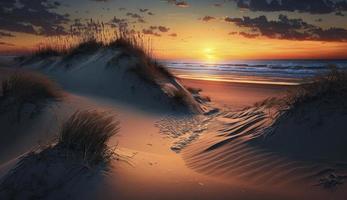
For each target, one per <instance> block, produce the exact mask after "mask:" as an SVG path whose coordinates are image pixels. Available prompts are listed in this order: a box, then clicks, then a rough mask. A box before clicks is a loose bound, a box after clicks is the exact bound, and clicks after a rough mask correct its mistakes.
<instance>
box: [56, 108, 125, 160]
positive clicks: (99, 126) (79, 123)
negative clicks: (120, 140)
mask: <svg viewBox="0 0 347 200" xmlns="http://www.w3.org/2000/svg"><path fill="white" fill-rule="evenodd" d="M118 130H119V122H118V121H115V120H114V117H113V116H110V115H108V114H106V113H102V112H97V111H77V112H75V113H74V114H73V115H72V116H71V117H70V118H69V119H68V120H67V121H66V122H65V123H64V124H63V126H62V128H61V131H60V133H59V136H58V144H57V146H58V147H60V148H62V149H65V150H68V151H69V152H72V153H73V154H75V155H76V156H78V157H79V158H81V159H82V160H84V161H85V162H86V163H88V164H89V165H95V164H98V163H100V162H102V161H105V160H107V159H108V158H109V156H110V151H109V149H108V147H107V142H108V140H109V139H110V138H111V137H112V136H114V135H115V134H116V133H117V132H118Z"/></svg>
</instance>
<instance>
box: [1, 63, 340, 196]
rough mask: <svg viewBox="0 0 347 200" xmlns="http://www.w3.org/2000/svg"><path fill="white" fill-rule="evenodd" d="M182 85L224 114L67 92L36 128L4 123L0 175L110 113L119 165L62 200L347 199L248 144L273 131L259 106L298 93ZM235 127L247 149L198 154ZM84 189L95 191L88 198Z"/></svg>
mask: <svg viewBox="0 0 347 200" xmlns="http://www.w3.org/2000/svg"><path fill="white" fill-rule="evenodd" d="M18 71H22V69H8V68H1V79H2V80H4V79H5V78H6V77H7V76H10V75H11V74H13V73H15V72H18ZM58 80H59V79H58ZM61 80H64V79H61ZM180 82H181V83H182V84H183V85H184V86H185V87H186V88H189V87H191V88H200V89H201V90H202V92H201V95H202V96H209V97H210V99H211V105H210V106H213V107H216V108H218V109H220V112H219V113H217V114H213V113H212V114H209V115H205V116H204V115H198V116H194V115H188V116H181V117H180V116H175V115H171V114H169V115H168V114H160V113H151V112H148V110H142V111H140V110H138V109H136V108H134V107H132V106H129V105H126V104H123V103H119V101H114V100H113V99H112V98H110V97H109V96H103V95H100V94H98V95H92V94H91V93H84V90H83V89H82V90H80V89H79V88H67V87H66V86H65V89H66V90H67V91H69V92H66V93H65V97H64V101H63V102H61V103H58V104H56V105H54V106H52V107H50V108H48V109H45V110H44V112H43V113H42V114H40V116H39V117H38V118H35V119H34V121H32V120H29V121H23V122H20V126H15V127H11V126H9V125H6V123H7V122H6V120H5V121H3V122H4V124H2V125H1V127H2V128H3V130H6V132H7V133H9V135H18V136H16V137H7V136H5V135H3V136H2V137H3V139H4V137H5V138H6V143H7V144H13V145H5V146H3V147H2V152H3V154H2V155H1V159H0V160H1V167H0V168H1V174H2V175H4V174H6V173H7V172H9V170H10V169H11V168H12V167H14V166H15V165H16V163H17V160H18V159H20V158H21V155H24V154H25V153H26V152H28V151H29V152H30V150H31V149H32V148H34V147H35V146H37V145H38V144H39V143H40V144H44V143H47V142H48V143H49V142H50V141H51V140H52V139H54V137H55V136H54V135H55V132H56V131H55V130H59V126H60V124H61V123H62V122H63V121H64V119H66V118H67V117H68V116H69V115H70V114H71V113H73V111H74V110H83V109H88V110H105V111H107V112H108V113H111V114H114V115H116V116H117V118H118V119H119V120H120V124H121V129H120V133H119V134H118V135H117V136H116V137H113V138H111V140H110V141H109V142H108V145H109V146H111V147H117V150H116V152H117V155H119V158H118V159H116V160H113V161H112V162H111V166H110V169H109V170H107V172H105V173H100V174H99V173H97V178H96V179H95V178H93V179H92V180H88V181H87V184H81V185H78V183H79V182H80V181H82V180H83V179H79V178H77V179H76V180H75V181H76V183H77V185H76V184H74V187H76V189H74V190H73V192H72V193H71V192H67V191H68V189H67V188H66V189H64V188H63V189H59V190H57V191H60V192H61V197H62V198H63V197H64V194H65V193H67V194H69V195H72V196H73V197H75V198H80V197H83V198H85V199H96V198H97V199H113V198H119V199H139V198H144V199H178V198H179V199H231V198H232V199H307V198H315V199H327V198H331V197H334V198H335V199H343V196H344V188H345V186H342V187H339V189H338V190H337V191H336V192H334V193H331V192H330V191H329V190H324V189H320V187H318V186H313V185H314V184H313V182H312V180H314V179H315V178H313V179H307V180H306V178H304V177H307V176H309V174H312V173H311V172H312V171H308V170H313V171H317V173H318V172H319V170H321V168H320V167H314V166H313V167H312V165H309V166H307V165H306V164H303V163H301V162H297V161H295V160H291V159H287V158H285V157H281V156H280V155H275V154H273V153H271V152H270V153H269V152H264V150H262V148H259V147H257V146H249V144H247V143H248V142H247V141H248V140H249V138H248V137H249V135H252V134H253V131H256V130H258V128H259V127H261V126H266V124H268V123H271V121H269V120H267V118H265V117H264V116H265V115H266V113H267V111H266V110H264V109H263V108H261V107H260V108H258V110H257V109H254V105H255V104H256V103H257V102H261V101H263V100H265V99H268V98H272V97H277V98H281V97H283V96H284V95H285V94H286V91H287V90H288V89H291V87H296V86H288V85H282V86H281V85H277V84H275V85H271V84H254V83H232V82H219V81H206V80H189V79H180ZM68 86H69V87H71V86H70V84H69V85H68ZM78 91H80V92H78ZM52 122H54V123H52ZM235 123H236V124H239V125H241V128H242V129H243V130H241V129H240V131H242V132H240V131H237V130H235V134H236V132H239V134H240V141H242V140H243V141H244V142H242V143H243V144H242V143H240V141H239V140H235V141H233V142H231V143H228V145H227V146H225V145H223V146H220V147H219V146H216V150H213V151H211V153H212V154H211V153H208V152H207V154H201V156H199V154H196V153H198V152H199V151H202V150H204V149H206V148H211V147H210V145H211V142H212V144H213V143H216V142H218V141H220V139H222V138H221V137H219V138H217V139H216V138H215V136H216V134H217V135H218V134H221V133H219V132H220V131H222V130H223V129H225V130H226V129H232V127H233V126H234V124H235ZM5 127H7V128H5ZM183 130H184V131H183ZM259 130H260V129H259ZM182 131H183V132H182ZM21 132H25V135H22V134H23V133H21ZM241 133H242V134H241ZM175 134H177V135H175ZM223 134H224V133H223ZM243 134H245V135H244V136H242V135H243ZM247 138H248V139H247ZM3 139H2V141H5V140H3ZM223 140H224V139H222V141H223ZM38 141H40V142H39V143H38ZM178 147H179V148H178ZM213 148H215V147H213ZM224 158H225V159H224ZM233 162H235V164H233ZM228 171H229V172H230V173H225V172H228ZM234 171H235V172H234ZM231 172H233V173H231ZM308 172H310V173H308ZM50 173H53V174H54V172H50ZM314 173H316V172H314ZM275 177H276V178H275ZM272 178H274V179H272ZM270 180H271V181H270ZM289 180H293V182H291V181H289ZM87 187H88V188H92V189H88V191H85V189H86V188H87ZM58 196H59V195H58ZM65 197H66V196H65Z"/></svg>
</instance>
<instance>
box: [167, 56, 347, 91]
mask: <svg viewBox="0 0 347 200" xmlns="http://www.w3.org/2000/svg"><path fill="white" fill-rule="evenodd" d="M164 63H165V65H166V66H167V67H168V68H169V70H170V71H172V72H173V73H174V74H175V75H176V76H178V77H180V78H186V79H197V80H210V81H226V82H247V83H263V84H280V85H297V84H301V83H303V82H305V81H307V80H309V78H312V77H314V76H317V75H320V74H324V73H327V72H329V70H331V69H330V68H331V67H332V66H334V67H336V68H337V69H340V70H347V60H247V61H245V60H238V61H230V62H223V63H216V64H211V63H203V62H182V61H165V62H164Z"/></svg>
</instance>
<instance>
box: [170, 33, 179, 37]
mask: <svg viewBox="0 0 347 200" xmlns="http://www.w3.org/2000/svg"><path fill="white" fill-rule="evenodd" d="M169 36H170V37H177V36H178V35H177V33H171V34H169Z"/></svg>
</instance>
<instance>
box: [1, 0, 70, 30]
mask: <svg viewBox="0 0 347 200" xmlns="http://www.w3.org/2000/svg"><path fill="white" fill-rule="evenodd" d="M59 6H60V3H59V2H51V1H48V0H2V1H0V29H1V30H6V31H11V32H12V31H13V32H22V33H29V34H37V35H45V36H51V35H61V34H66V31H65V29H64V24H67V23H68V22H69V15H67V14H65V15H63V14H59V13H56V12H54V11H53V10H54V9H56V8H58V7H59Z"/></svg>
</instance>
